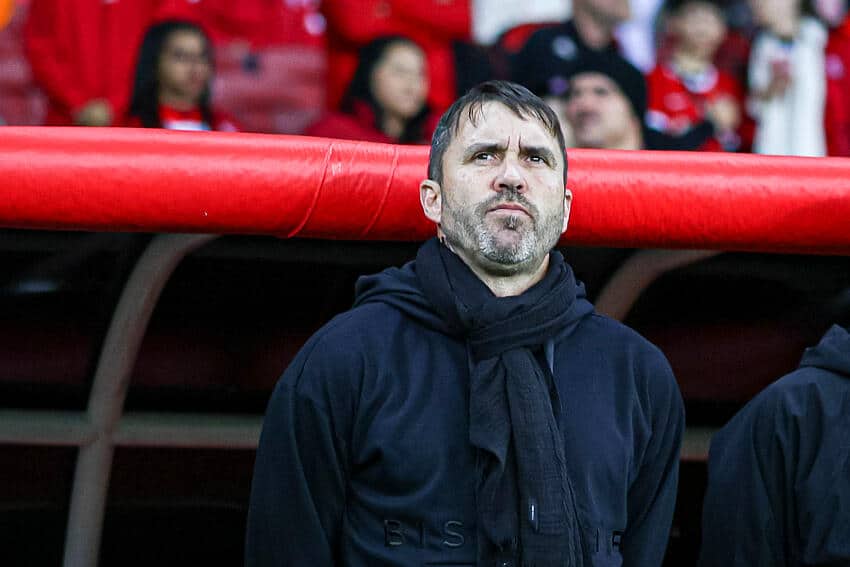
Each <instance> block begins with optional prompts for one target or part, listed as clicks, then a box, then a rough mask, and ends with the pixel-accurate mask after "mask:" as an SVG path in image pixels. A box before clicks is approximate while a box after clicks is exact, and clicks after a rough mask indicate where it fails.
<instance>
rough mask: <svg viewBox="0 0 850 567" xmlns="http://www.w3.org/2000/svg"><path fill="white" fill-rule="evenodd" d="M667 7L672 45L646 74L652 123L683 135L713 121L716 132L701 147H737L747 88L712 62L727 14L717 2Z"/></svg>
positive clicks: (688, 1) (679, 0)
mask: <svg viewBox="0 0 850 567" xmlns="http://www.w3.org/2000/svg"><path fill="white" fill-rule="evenodd" d="M666 8H667V23H668V33H669V37H668V38H667V39H669V41H670V45H669V49H668V50H667V54H666V55H665V56H664V57H663V58H662V59H661V60H660V61H659V63H658V64H657V65H656V67H655V69H653V70H652V72H650V73H649V75H648V76H647V88H648V90H649V110H648V112H647V123H648V124H649V125H650V126H651V127H653V128H655V129H657V130H660V131H662V132H667V133H668V134H673V135H679V134H681V133H682V132H685V131H687V130H689V129H690V128H692V127H693V126H694V125H696V124H698V123H700V122H702V121H704V120H709V121H710V122H711V123H712V124H713V125H714V136H713V138H712V139H710V140H709V141H708V142H706V143H705V144H704V145H703V147H702V149H704V150H711V151H722V150H726V151H735V150H737V149H739V147H740V141H741V139H740V137H739V135H738V127H739V126H740V123H741V115H742V112H741V107H742V102H743V89H741V87H740V85H738V83H737V82H736V81H735V80H734V79H733V78H732V77H731V76H729V75H727V74H726V73H724V72H723V71H720V70H719V69H717V67H715V65H714V64H713V59H714V55H715V53H716V52H717V49H718V48H719V47H720V44H721V43H722V42H723V38H724V36H725V35H726V23H725V21H724V18H723V13H722V11H721V10H720V7H719V6H718V5H717V4H716V3H715V1H714V0H672V1H671V2H669V3H668V5H667V7H666Z"/></svg>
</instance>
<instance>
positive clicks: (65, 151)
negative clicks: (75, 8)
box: [0, 127, 850, 255]
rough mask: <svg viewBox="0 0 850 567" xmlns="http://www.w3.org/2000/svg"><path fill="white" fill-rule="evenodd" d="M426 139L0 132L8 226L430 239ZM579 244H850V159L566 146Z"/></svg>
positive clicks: (2, 208) (1, 215)
mask: <svg viewBox="0 0 850 567" xmlns="http://www.w3.org/2000/svg"><path fill="white" fill-rule="evenodd" d="M427 158H428V148H427V147H411V146H393V145H385V144H373V143H365V142H347V141H334V140H327V139H322V138H309V137H294V136H271V135H261V134H231V133H209V132H200V133H199V132H171V131H165V130H142V129H97V128H37V127H36V128H34V127H29V128H28V127H7V128H2V129H0V226H6V227H19V228H43V229H80V230H97V231H128V230H139V231H150V232H211V233H245V234H251V233H253V234H258V233H259V234H275V235H279V236H282V237H293V236H302V237H312V238H330V239H355V240H357V239H359V240H420V239H424V238H427V237H428V236H429V235H431V234H433V230H434V229H433V225H431V224H430V223H429V222H428V221H426V220H425V218H424V217H423V215H422V212H421V210H420V206H419V197H418V189H417V188H418V185H419V181H420V180H421V179H422V178H423V177H424V175H425V171H426V163H427ZM568 186H569V187H570V189H571V190H572V192H573V194H574V202H573V214H572V218H571V221H570V229H569V231H568V233H567V237H566V238H565V240H564V242H565V243H569V244H572V245H590V246H596V245H598V246H603V245H604V246H623V247H667V248H674V247H682V248H710V249H723V250H751V251H773V252H806V253H822V254H842V255H846V254H850V160H847V159H840V158H788V157H767V156H753V155H734V154H724V153H717V154H711V153H680V152H610V151H593V150H570V152H569V181H568Z"/></svg>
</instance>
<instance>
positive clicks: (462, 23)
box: [322, 0, 471, 112]
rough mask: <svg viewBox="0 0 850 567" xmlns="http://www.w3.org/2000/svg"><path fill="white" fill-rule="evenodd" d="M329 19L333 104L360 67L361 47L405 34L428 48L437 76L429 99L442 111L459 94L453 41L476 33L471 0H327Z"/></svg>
mask: <svg viewBox="0 0 850 567" xmlns="http://www.w3.org/2000/svg"><path fill="white" fill-rule="evenodd" d="M322 11H323V12H324V14H325V17H326V18H327V23H328V29H327V43H328V103H329V105H330V107H331V108H337V107H338V106H339V103H340V101H341V99H342V95H343V93H344V92H345V89H346V86H347V85H348V84H349V83H350V81H351V77H352V76H353V74H354V70H355V68H356V67H357V55H358V51H359V49H360V48H361V47H363V46H364V45H366V44H367V43H369V42H370V41H372V40H373V39H376V38H378V37H382V36H387V35H403V36H405V37H409V38H410V39H412V40H413V41H415V42H416V43H417V44H418V45H419V46H420V47H421V48H422V50H423V51H424V52H425V56H426V59H427V61H428V75H429V77H430V78H431V81H430V88H429V92H428V102H429V104H430V105H431V107H432V108H433V109H434V110H435V111H436V112H441V111H443V110H445V109H446V108H448V107H449V105H450V104H451V103H452V102H454V99H455V98H457V95H458V92H457V78H456V77H455V63H454V49H453V42H456V41H465V40H468V39H469V37H470V33H471V22H470V13H471V10H470V2H469V0H420V1H414V2H411V1H410V0H324V1H323V2H322Z"/></svg>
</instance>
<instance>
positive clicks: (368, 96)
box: [304, 36, 436, 144]
mask: <svg viewBox="0 0 850 567" xmlns="http://www.w3.org/2000/svg"><path fill="white" fill-rule="evenodd" d="M427 93H428V69H427V65H426V62H425V54H424V53H423V52H422V50H421V49H420V48H419V46H417V45H416V44H415V43H413V42H412V41H410V40H409V39H406V38H404V37H401V36H388V37H384V38H379V39H376V40H374V41H372V42H371V43H369V44H368V45H367V46H366V47H364V48H363V49H361V50H360V63H359V64H358V66H357V70H356V71H355V73H354V78H353V79H352V80H351V84H350V85H349V86H348V90H347V91H346V93H345V96H344V97H343V100H342V104H341V111H340V112H333V111H331V112H329V113H328V114H327V115H325V117H324V118H322V119H321V120H319V121H318V122H317V123H315V124H313V125H312V126H311V127H309V128H308V129H307V130H306V131H305V132H304V133H305V134H307V135H310V136H324V137H328V138H342V139H347V140H365V141H370V142H386V143H408V144H410V143H413V144H416V143H427V142H428V141H429V139H430V135H431V132H432V130H433V127H434V126H436V117H435V116H434V115H432V114H431V113H430V112H429V108H428V106H427V104H426V100H425V98H426V95H427Z"/></svg>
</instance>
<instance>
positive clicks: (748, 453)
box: [698, 392, 793, 567]
mask: <svg viewBox="0 0 850 567" xmlns="http://www.w3.org/2000/svg"><path fill="white" fill-rule="evenodd" d="M765 394H766V392H763V393H762V396H760V397H758V398H756V399H755V400H753V401H752V402H751V403H750V404H749V405H748V406H746V407H745V408H744V409H743V410H742V411H741V412H740V413H739V414H738V415H736V416H735V417H734V418H733V419H732V421H730V422H729V423H728V424H727V425H726V426H725V427H724V428H723V429H721V430H720V431H719V432H718V433H717V434H716V435H715V438H714V439H713V440H712V443H711V450H710V452H709V463H708V488H707V490H706V494H705V500H704V502H703V517H702V542H703V544H702V550H701V554H700V560H699V563H698V565H699V566H700V567H721V566H723V567H744V566H747V567H768V566H773V567H783V566H784V565H786V563H785V559H784V555H785V554H784V552H783V550H784V547H785V543H786V542H785V539H786V538H785V535H784V532H783V528H784V521H783V516H784V513H783V510H782V508H783V507H784V506H785V505H788V504H790V503H791V501H792V499H789V498H786V494H785V492H786V490H785V489H784V488H783V484H784V482H783V481H782V480H781V479H780V478H779V476H780V475H776V474H775V473H776V472H777V471H786V472H787V471H788V469H786V466H793V465H792V464H791V463H790V462H784V461H785V459H786V457H784V456H783V455H790V454H792V453H793V449H792V448H791V447H789V446H784V445H785V440H787V437H786V436H785V435H783V434H781V433H780V432H779V431H777V429H776V426H777V424H778V422H780V421H782V416H781V415H780V414H781V412H780V411H779V410H778V408H777V407H776V406H777V404H776V403H775V401H776V400H775V398H772V397H767V396H765Z"/></svg>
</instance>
